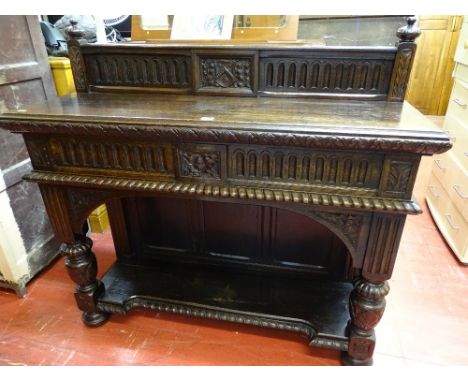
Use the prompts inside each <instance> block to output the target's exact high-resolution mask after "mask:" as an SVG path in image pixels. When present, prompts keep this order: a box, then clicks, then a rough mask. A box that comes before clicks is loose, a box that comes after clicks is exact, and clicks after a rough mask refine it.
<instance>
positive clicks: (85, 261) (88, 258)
mask: <svg viewBox="0 0 468 382" xmlns="http://www.w3.org/2000/svg"><path fill="white" fill-rule="evenodd" d="M39 187H40V190H41V193H42V198H43V199H44V204H45V206H46V209H47V213H48V215H49V220H50V223H51V225H52V229H53V230H54V233H55V236H56V238H57V239H58V240H60V241H61V242H63V244H62V246H61V247H60V250H61V253H62V255H64V256H65V265H66V267H67V271H68V274H69V275H70V278H71V279H72V280H73V281H74V282H75V283H76V284H77V287H76V290H75V298H76V302H77V305H78V307H79V308H80V309H81V310H82V311H83V314H82V320H83V322H84V323H85V324H86V325H88V326H99V325H101V324H103V323H104V322H106V320H107V319H108V317H109V315H108V314H107V313H103V312H100V311H98V309H97V299H98V297H99V296H100V295H101V294H102V293H104V284H102V282H101V281H99V280H97V279H96V275H97V261H96V256H95V255H94V253H93V252H92V251H91V247H92V244H93V243H92V241H91V239H89V238H88V237H86V236H85V235H83V233H82V232H78V231H77V230H76V229H74V228H73V222H72V219H71V213H70V208H71V206H70V203H69V202H68V199H67V197H66V195H65V193H64V191H63V189H62V188H60V187H56V186H49V185H43V184H42V185H40V186H39Z"/></svg>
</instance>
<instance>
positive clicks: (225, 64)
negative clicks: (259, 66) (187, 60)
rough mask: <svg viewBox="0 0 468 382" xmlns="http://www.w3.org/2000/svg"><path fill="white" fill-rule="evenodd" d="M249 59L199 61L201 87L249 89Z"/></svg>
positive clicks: (208, 59) (209, 59) (206, 59)
mask: <svg viewBox="0 0 468 382" xmlns="http://www.w3.org/2000/svg"><path fill="white" fill-rule="evenodd" d="M250 78H251V73H250V59H243V58H239V59H214V58H205V59H201V85H202V87H218V88H251V86H250Z"/></svg>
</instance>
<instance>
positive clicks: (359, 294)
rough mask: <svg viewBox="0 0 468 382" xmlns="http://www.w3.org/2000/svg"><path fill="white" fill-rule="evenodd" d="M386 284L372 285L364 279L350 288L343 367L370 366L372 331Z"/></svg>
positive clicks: (387, 286)
mask: <svg viewBox="0 0 468 382" xmlns="http://www.w3.org/2000/svg"><path fill="white" fill-rule="evenodd" d="M389 290H390V287H389V285H388V282H387V281H384V282H372V281H371V280H367V279H364V278H361V279H359V280H358V281H357V282H356V284H355V285H354V289H353V291H352V292H351V295H350V298H349V312H350V315H351V321H350V322H349V325H348V335H349V346H348V351H347V352H344V353H343V354H342V361H343V363H344V364H345V365H352V366H359V365H361V366H370V365H372V355H373V353H374V347H375V332H374V328H375V326H376V325H377V324H378V323H379V321H380V319H381V318H382V315H383V312H384V310H385V296H386V295H387V294H388V292H389Z"/></svg>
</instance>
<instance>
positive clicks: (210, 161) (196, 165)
mask: <svg viewBox="0 0 468 382" xmlns="http://www.w3.org/2000/svg"><path fill="white" fill-rule="evenodd" d="M181 159H182V164H181V167H180V168H181V175H182V176H194V177H209V178H217V179H219V178H220V177H221V173H220V161H221V160H220V158H219V153H189V152H183V153H181Z"/></svg>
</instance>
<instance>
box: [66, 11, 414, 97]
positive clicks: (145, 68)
mask: <svg viewBox="0 0 468 382" xmlns="http://www.w3.org/2000/svg"><path fill="white" fill-rule="evenodd" d="M414 22H415V19H414V18H412V17H409V18H408V19H407V25H406V26H405V27H402V28H400V29H399V30H398V32H397V35H398V36H399V37H400V42H399V44H398V45H397V47H326V46H313V45H307V44H297V43H271V44H255V43H250V44H240V45H235V46H233V45H232V44H216V45H214V44H208V43H205V44H201V43H186V44H180V43H165V44H131V43H130V44H128V43H127V44H101V45H98V44H88V43H87V42H86V40H83V39H81V37H82V33H81V32H80V31H77V30H76V29H75V30H71V31H70V32H69V35H70V37H71V39H70V41H69V55H70V60H71V64H72V70H73V74H74V78H75V85H76V89H77V90H78V91H79V92H89V91H124V92H129V91H137V92H159V93H179V94H180V93H182V94H214V95H248V96H290V97H309V96H312V97H328V98H346V99H367V100H388V101H399V102H401V101H403V99H404V97H405V92H406V86H407V83H408V79H409V75H410V72H411V66H412V64H413V58H414V54H415V50H416V44H415V42H414V40H415V38H416V37H417V36H418V35H419V30H418V29H417V28H416V27H415V26H414Z"/></svg>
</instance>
